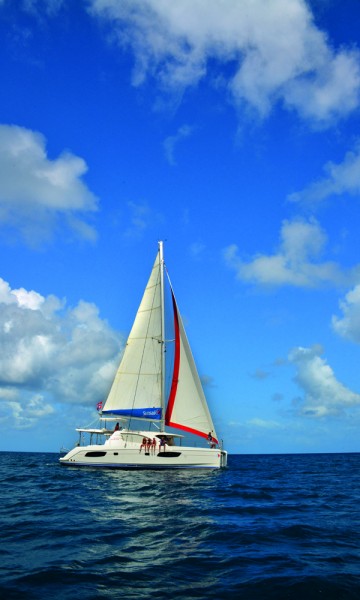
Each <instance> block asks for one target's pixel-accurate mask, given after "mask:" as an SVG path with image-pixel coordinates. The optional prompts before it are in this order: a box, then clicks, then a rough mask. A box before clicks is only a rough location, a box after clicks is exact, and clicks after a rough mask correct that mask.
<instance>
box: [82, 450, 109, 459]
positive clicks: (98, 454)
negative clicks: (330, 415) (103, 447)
mask: <svg viewBox="0 0 360 600" xmlns="http://www.w3.org/2000/svg"><path fill="white" fill-rule="evenodd" d="M85 456H89V457H90V458H100V457H101V456H106V452H95V451H93V452H87V453H86V454H85Z"/></svg>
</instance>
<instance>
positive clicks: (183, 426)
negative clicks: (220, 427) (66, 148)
mask: <svg viewBox="0 0 360 600" xmlns="http://www.w3.org/2000/svg"><path fill="white" fill-rule="evenodd" d="M166 425H168V426H169V427H176V429H181V430H182V431H187V432H188V433H193V434H194V435H198V436H200V437H202V438H205V439H207V438H208V433H203V431H199V430H198V429H192V427H186V426H185V425H178V424H177V423H172V422H169V423H166ZM212 439H213V441H214V443H215V444H219V442H218V440H217V439H216V438H215V437H213V438H212Z"/></svg>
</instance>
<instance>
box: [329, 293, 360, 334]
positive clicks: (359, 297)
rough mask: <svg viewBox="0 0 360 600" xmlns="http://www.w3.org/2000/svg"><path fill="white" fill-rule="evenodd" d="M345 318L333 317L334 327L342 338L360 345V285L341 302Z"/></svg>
mask: <svg viewBox="0 0 360 600" xmlns="http://www.w3.org/2000/svg"><path fill="white" fill-rule="evenodd" d="M340 308H341V310H342V312H343V317H342V318H340V317H337V316H335V315H334V316H333V317H332V326H333V328H334V330H335V331H336V333H338V334H339V335H341V336H342V337H344V338H346V339H349V340H352V341H353V342H356V343H360V284H358V285H356V286H355V287H354V289H352V290H351V291H350V292H348V293H347V294H346V296H345V299H344V300H341V301H340Z"/></svg>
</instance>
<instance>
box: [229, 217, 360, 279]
mask: <svg viewBox="0 0 360 600" xmlns="http://www.w3.org/2000/svg"><path fill="white" fill-rule="evenodd" d="M280 237H281V240H280V245H279V249H278V251H277V252H276V253H275V254H271V255H269V256H267V255H265V254H258V255H256V256H255V257H254V258H253V259H252V260H250V261H245V260H242V259H241V258H240V257H239V251H238V247H237V246H236V245H231V246H228V247H227V248H225V250H224V257H225V260H226V262H227V264H228V266H229V267H231V268H232V269H234V270H235V272H236V275H237V277H238V279H241V280H242V281H249V282H252V283H256V284H259V285H271V286H280V285H291V286H295V287H317V286H319V285H323V284H333V285H343V284H345V283H349V282H353V281H354V280H355V279H356V277H358V275H359V271H360V266H358V267H355V268H354V269H352V270H350V271H347V272H345V271H342V270H341V269H340V267H339V266H338V265H337V264H336V263H335V262H332V261H326V262H322V261H321V260H320V257H321V255H322V253H323V251H324V248H325V244H326V241H327V238H326V235H325V233H324V231H323V230H322V229H321V227H320V225H319V224H318V223H317V221H315V220H314V219H311V220H310V221H305V220H302V219H295V220H293V221H286V220H285V221H283V224H282V228H281V234H280Z"/></svg>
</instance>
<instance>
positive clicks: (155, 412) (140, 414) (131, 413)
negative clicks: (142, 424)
mask: <svg viewBox="0 0 360 600" xmlns="http://www.w3.org/2000/svg"><path fill="white" fill-rule="evenodd" d="M107 412H108V413H111V414H113V415H121V416H123V417H133V418H134V419H136V418H137V419H151V420H152V421H158V420H160V419H161V408H129V409H118V410H109V411H107V410H103V414H105V413H107Z"/></svg>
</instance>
